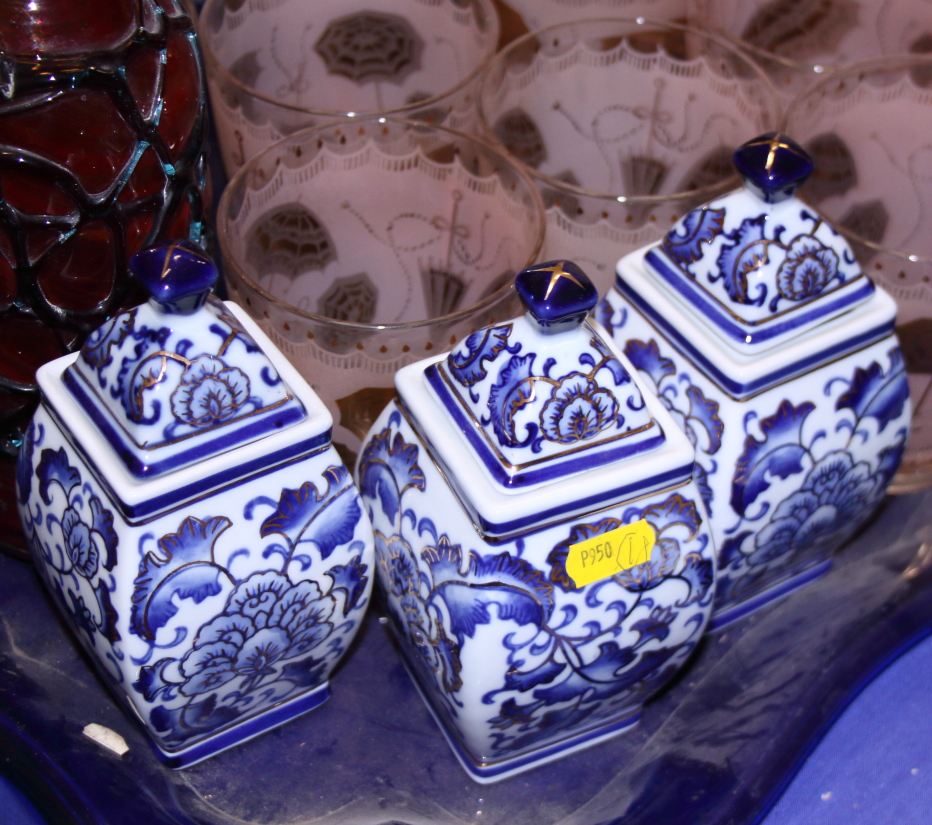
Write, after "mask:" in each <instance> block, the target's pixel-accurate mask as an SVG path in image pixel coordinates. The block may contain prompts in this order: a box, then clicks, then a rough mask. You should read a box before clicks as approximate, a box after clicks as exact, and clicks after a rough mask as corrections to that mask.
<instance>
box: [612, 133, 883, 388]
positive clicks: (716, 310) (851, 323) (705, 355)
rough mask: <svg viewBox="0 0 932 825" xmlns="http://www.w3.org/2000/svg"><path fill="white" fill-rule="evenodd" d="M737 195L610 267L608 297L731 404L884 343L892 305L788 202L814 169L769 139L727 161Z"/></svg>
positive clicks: (837, 241)
mask: <svg viewBox="0 0 932 825" xmlns="http://www.w3.org/2000/svg"><path fill="white" fill-rule="evenodd" d="M734 161H735V166H736V167H737V168H738V171H739V172H740V173H741V175H742V176H743V177H744V187H743V188H742V189H740V190H737V191H735V192H732V193H730V194H728V195H726V196H724V197H722V198H719V199H717V200H714V201H712V202H710V203H708V204H706V205H705V206H702V207H700V208H698V209H695V210H693V211H692V212H690V213H689V214H687V215H685V216H684V217H683V218H682V219H680V220H679V221H678V222H677V223H676V224H675V225H674V227H673V228H672V229H671V230H670V232H669V233H668V234H667V236H666V237H665V238H664V240H663V241H661V242H660V243H659V244H655V245H653V246H651V247H648V248H647V249H646V250H639V251H637V252H633V253H631V254H630V255H627V256H626V257H625V258H623V259H622V260H621V261H619V263H618V267H617V278H616V288H617V289H618V290H619V291H620V292H621V293H622V295H624V296H625V297H626V298H627V299H628V300H629V301H631V303H633V304H634V305H635V306H636V307H637V308H638V310H639V311H640V312H642V313H643V314H644V315H645V317H646V318H647V319H648V320H649V321H650V322H651V323H652V324H653V325H654V326H655V327H657V329H658V331H660V332H661V333H662V334H663V335H664V336H665V337H667V338H668V339H669V340H670V342H671V343H672V344H673V345H674V346H675V347H676V348H677V349H679V350H680V351H681V352H682V353H683V355H685V356H686V357H687V358H689V359H690V360H691V361H692V362H693V363H695V364H696V365H697V366H698V367H699V368H700V369H701V370H702V371H703V372H704V373H705V374H706V375H707V376H708V377H709V378H710V379H711V380H712V381H714V382H715V383H716V384H718V386H719V387H720V388H721V389H722V390H723V391H724V392H726V393H727V394H728V395H730V396H731V397H733V398H738V399H742V398H748V397H750V396H752V395H755V394H757V393H760V392H763V391H764V390H766V389H768V388H770V387H773V386H776V385H777V384H780V383H781V382H783V381H787V380H790V379H792V378H794V377H796V376H798V375H802V374H804V373H806V372H808V371H811V370H813V369H816V368H817V367H819V366H821V365H822V364H824V363H827V362H828V361H831V360H833V359H836V358H841V357H843V356H844V355H847V354H848V353H851V352H854V351H856V350H858V349H860V348H862V347H864V346H867V345H868V344H871V343H873V342H874V341H878V340H880V339H881V338H883V337H885V336H886V335H889V334H890V333H891V332H892V331H893V325H894V321H895V317H896V304H895V302H894V301H893V299H892V298H891V297H890V296H889V295H887V293H886V292H884V291H883V290H882V289H879V288H877V287H875V285H874V284H873V283H872V282H871V280H870V279H869V278H868V277H867V276H866V275H865V274H864V273H863V272H862V271H861V268H860V266H859V265H858V263H857V261H856V259H855V256H854V253H853V252H852V250H851V247H850V246H849V244H848V242H847V241H846V240H845V239H844V238H843V237H842V236H841V235H840V234H839V233H838V232H836V231H835V230H834V229H833V228H832V227H831V226H830V225H829V224H828V223H826V222H825V221H824V220H823V219H822V218H821V216H820V215H818V214H817V213H816V212H815V210H813V209H812V208H811V207H809V206H808V205H807V204H806V203H804V202H803V201H802V200H800V199H799V198H797V197H796V190H797V189H798V187H799V186H800V185H801V184H802V183H803V182H805V180H806V178H807V177H808V176H809V174H810V173H811V172H812V168H813V164H812V160H811V159H810V158H809V156H808V155H807V154H806V152H805V151H804V150H803V149H802V148H801V147H800V146H799V145H798V144H796V143H795V142H794V141H793V140H791V139H790V138H788V137H787V136H786V135H783V134H781V133H776V132H774V133H768V134H766V135H762V136H761V137H759V138H755V139H754V140H751V141H748V142H747V143H745V144H744V145H743V146H741V147H739V148H738V149H737V150H736V151H735V154H734Z"/></svg>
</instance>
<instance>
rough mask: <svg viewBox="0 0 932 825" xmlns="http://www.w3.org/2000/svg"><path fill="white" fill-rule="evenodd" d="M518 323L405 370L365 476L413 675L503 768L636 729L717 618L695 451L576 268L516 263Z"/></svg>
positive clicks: (469, 765)
mask: <svg viewBox="0 0 932 825" xmlns="http://www.w3.org/2000/svg"><path fill="white" fill-rule="evenodd" d="M516 286H517V288H518V292H519V294H520V296H521V298H522V300H523V302H524V304H525V307H526V308H527V313H526V315H525V316H524V317H521V318H516V319H515V320H513V321H510V322H508V323H503V324H499V325H496V326H492V327H488V328H485V329H481V330H479V331H477V332H475V333H473V334H472V335H470V336H469V337H468V338H467V339H466V340H464V341H463V342H462V343H461V344H460V345H459V346H457V347H456V348H455V349H454V350H453V352H451V353H449V354H446V355H441V356H438V357H434V358H430V359H427V360H426V361H421V362H419V363H417V364H413V365H411V366H409V367H407V368H405V369H403V370H401V371H400V372H399V373H398V374H397V376H396V381H395V386H396V389H397V392H398V395H397V397H396V399H395V400H394V401H393V402H392V403H390V404H389V406H388V407H387V408H386V409H385V411H384V412H383V413H382V415H381V416H380V418H379V419H378V420H377V421H376V423H375V424H374V425H373V428H372V429H371V430H370V432H369V435H368V436H367V438H366V440H365V442H364V447H363V450H362V452H361V453H360V456H359V459H358V463H357V468H356V475H357V481H358V484H359V487H360V491H361V493H362V496H363V500H364V502H365V504H366V507H367V509H368V511H369V515H370V518H371V519H372V523H373V527H374V529H375V542H376V558H377V569H378V578H379V582H380V583H381V586H382V588H383V591H384V594H385V597H386V601H387V605H388V611H389V615H390V617H391V622H392V626H393V629H394V632H395V635H396V636H397V638H398V640H399V642H400V647H401V650H402V652H403V654H404V657H405V659H406V662H407V664H408V666H409V669H410V671H411V674H412V676H413V678H414V680H415V682H416V683H417V685H418V686H419V688H420V691H421V693H422V695H423V697H424V699H425V700H426V702H427V704H428V706H429V707H430V709H431V711H432V712H433V714H434V717H435V718H436V720H437V722H438V723H439V725H440V727H441V729H442V730H443V732H444V733H445V734H446V737H447V740H448V741H449V743H450V745H451V747H452V748H453V750H454V752H455V754H456V756H457V757H458V759H459V761H460V763H461V764H462V765H463V767H464V768H465V769H466V770H467V771H468V772H469V774H470V775H471V776H472V777H473V779H475V780H476V781H478V782H483V783H484V782H493V781H496V780H498V779H502V778H504V777H506V776H509V775H511V774H515V773H518V772H520V771H523V770H527V769H528V768H531V767H533V766H535V765H537V764H541V763H543V762H547V761H550V760H552V759H555V758H557V757H559V756H563V755H566V754H568V753H570V752H572V751H574V750H578V749H580V748H583V747H586V746H588V745H590V744H594V743H596V742H599V741H601V740H603V739H605V738H608V737H610V736H614V735H616V734H618V733H620V732H621V731H623V730H625V729H627V728H629V727H630V726H631V725H633V724H635V723H636V722H637V720H638V718H639V714H640V709H641V705H642V704H643V703H644V702H645V701H646V700H647V699H649V698H650V697H651V696H652V695H653V694H654V693H655V692H656V691H657V690H659V689H660V687H661V686H662V685H663V684H664V683H665V682H666V681H667V680H668V679H670V677H671V676H672V675H673V674H674V673H675V672H676V671H677V669H678V668H679V667H680V666H681V665H682V664H683V663H684V662H685V661H686V659H687V657H688V656H689V654H690V652H691V651H692V650H693V649H694V648H695V646H696V644H697V642H698V641H699V638H700V636H701V635H702V632H703V630H704V628H705V626H706V622H707V620H708V618H709V616H710V614H711V610H712V599H713V594H714V548H713V544H712V541H711V538H710V533H709V530H708V526H707V524H706V517H705V514H704V510H703V505H702V500H701V495H700V491H699V487H698V486H697V484H696V482H695V481H694V480H693V466H694V453H693V448H692V445H691V444H690V443H689V440H688V439H687V438H686V436H685V435H684V434H683V433H682V432H681V431H680V430H679V428H678V427H677V426H676V425H675V424H674V422H673V419H672V418H671V416H670V413H669V412H668V411H667V410H666V408H665V407H664V406H663V404H661V403H660V402H659V401H658V399H657V398H656V397H655V396H654V395H653V394H652V393H651V392H650V391H649V390H648V389H647V388H646V386H645V384H644V382H643V381H642V379H640V378H639V377H638V376H637V372H636V370H635V369H634V368H633V366H632V365H631V363H630V362H629V361H628V360H627V359H626V358H625V356H624V355H622V354H621V353H620V352H619V351H618V350H617V348H616V347H615V346H614V345H613V344H612V342H611V341H610V340H609V339H608V338H607V337H606V336H605V335H604V334H603V333H600V332H599V331H598V330H597V329H595V328H593V327H592V326H590V325H589V323H588V322H586V320H585V318H586V315H587V313H588V312H589V311H590V310H591V309H592V308H593V307H594V306H595V303H596V301H597V300H598V294H597V292H596V290H595V288H594V287H593V286H592V283H591V282H590V281H589V279H588V278H587V277H586V275H585V274H584V273H583V272H582V271H581V270H580V269H579V268H578V267H576V266H575V265H574V264H572V263H569V262H567V261H554V262H551V263H549V264H541V265H539V266H537V267H534V268H531V269H528V270H525V271H523V272H522V273H520V274H519V275H518V276H517V279H516Z"/></svg>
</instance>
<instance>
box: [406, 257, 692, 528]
mask: <svg viewBox="0 0 932 825" xmlns="http://www.w3.org/2000/svg"><path fill="white" fill-rule="evenodd" d="M515 285H516V288H517V291H518V294H519V295H520V297H521V299H522V301H523V303H524V305H525V308H526V310H527V311H526V313H525V315H524V316H523V317H520V318H516V319H514V320H513V321H510V322H508V323H505V324H498V325H494V326H491V327H487V328H485V329H481V330H478V331H477V332H475V333H473V334H472V335H470V336H469V337H468V338H466V339H465V340H464V341H463V342H462V343H460V344H459V346H457V347H456V348H455V349H454V350H453V351H452V352H451V353H449V354H448V355H445V356H441V357H439V358H435V359H429V360H428V361H422V362H420V363H419V364H414V365H412V366H411V367H408V368H406V369H404V370H402V371H401V372H400V373H399V374H398V376H397V378H396V386H397V388H398V391H399V395H400V398H401V401H402V407H403V409H404V411H405V413H406V414H407V415H408V416H409V418H410V419H411V421H412V424H413V425H414V427H415V429H416V430H417V431H418V432H419V433H420V434H421V435H422V436H423V437H424V439H425V441H427V442H428V445H429V448H430V450H431V453H432V455H433V456H434V457H435V459H436V460H437V461H438V463H439V464H440V465H441V467H442V468H443V469H444V471H445V474H446V475H447V477H448V480H449V481H450V482H451V485H452V486H453V487H454V489H455V490H456V491H457V492H458V494H459V497H460V500H461V502H462V503H463V504H464V506H465V507H466V509H467V510H468V511H469V512H470V514H471V515H472V517H473V521H474V524H475V525H476V527H477V529H479V530H480V532H481V533H483V534H484V535H487V536H504V535H510V534H512V533H514V532H516V531H521V530H527V529H532V528H534V527H536V526H538V525H543V524H546V523H549V522H551V521H553V520H555V519H557V518H558V517H560V516H562V517H570V515H576V514H578V513H580V512H588V511H590V510H594V509H597V508H599V507H603V506H608V505H609V504H611V503H615V502H618V501H623V500H626V499H627V498H631V497H634V496H637V495H641V494H644V493H646V492H650V491H652V490H655V489H659V488H661V487H663V486H667V485H671V484H676V483H680V482H682V481H684V480H686V479H688V478H690V476H691V474H692V467H693V451H692V447H691V445H689V443H688V442H687V441H685V439H680V438H679V437H678V435H677V433H678V430H677V428H676V427H675V426H674V425H673V423H672V421H669V422H668V421H667V418H668V414H667V412H666V410H665V409H664V408H663V405H662V404H660V402H659V401H658V400H657V399H656V398H655V397H654V396H651V395H650V393H649V392H647V391H646V390H645V388H644V387H643V385H642V384H641V383H640V380H639V379H637V378H636V376H635V370H634V369H633V368H632V367H631V365H630V364H629V363H628V362H627V361H626V359H625V358H624V356H623V355H622V354H621V353H620V352H619V351H618V350H617V349H616V348H615V346H614V344H612V343H610V339H606V338H603V337H602V335H601V334H600V333H599V332H598V331H597V330H596V329H595V328H594V327H593V326H591V325H590V324H589V323H588V322H586V320H585V318H586V315H587V314H588V312H589V311H590V310H591V309H592V308H593V307H594V306H595V304H596V302H597V300H598V293H597V291H596V289H595V287H594V286H593V285H592V282H591V281H590V280H589V278H588V277H587V276H586V275H585V273H584V272H583V271H582V270H581V269H580V268H579V267H577V266H576V265H575V264H573V263H571V262H569V261H552V262H549V263H545V264H540V265H538V266H535V267H531V268H530V269H526V270H524V271H523V272H521V273H520V274H519V275H518V276H517V278H516V280H515Z"/></svg>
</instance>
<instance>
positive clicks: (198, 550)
mask: <svg viewBox="0 0 932 825" xmlns="http://www.w3.org/2000/svg"><path fill="white" fill-rule="evenodd" d="M225 311H226V312H227V313H229V315H230V317H231V319H233V321H235V325H236V327H237V328H238V329H239V330H240V331H239V332H236V333H235V337H237V338H239V339H240V343H241V344H242V345H243V346H244V347H245V348H246V349H247V350H250V348H251V347H254V346H255V345H256V344H258V345H259V347H260V348H261V350H262V351H263V352H265V354H266V355H267V356H268V358H269V361H270V362H271V367H273V368H274V370H275V371H277V373H278V375H279V376H280V377H281V378H283V379H284V380H285V381H286V383H287V386H288V387H289V388H290V391H291V392H293V394H294V396H295V398H296V399H297V400H298V401H299V402H300V404H301V405H302V406H303V409H304V410H306V417H305V418H304V420H302V421H301V422H300V423H298V424H295V425H293V426H291V427H289V428H284V429H282V430H280V431H278V432H275V433H273V434H271V435H267V436H266V437H265V438H261V439H260V440H257V441H253V442H251V443H249V444H246V445H245V446H242V447H240V448H238V449H233V450H231V451H229V452H226V453H223V454H221V455H217V456H214V457H212V458H209V459H207V460H205V461H202V462H200V463H195V464H194V465H193V466H188V467H185V468H183V469H180V470H176V471H174V472H170V473H168V474H167V475H162V476H160V477H157V478H155V479H153V480H150V481H140V480H139V479H136V478H133V477H132V476H131V474H130V473H129V471H128V470H127V468H126V466H125V464H124V463H123V461H122V460H121V459H120V458H119V457H118V456H117V454H116V453H115V452H114V450H113V449H112V448H111V447H110V446H109V444H107V442H106V440H105V439H104V438H103V436H102V435H101V434H100V433H99V432H97V431H96V429H95V427H94V424H93V422H92V421H91V419H90V418H89V417H88V416H87V414H86V413H85V412H84V410H82V409H81V407H80V406H79V405H78V404H77V402H76V401H75V400H74V398H73V397H71V395H70V393H69V391H68V389H67V388H66V387H65V386H63V385H62V383H61V381H62V374H63V373H64V372H65V370H66V369H67V368H68V367H69V366H70V365H71V364H73V363H74V362H75V360H76V359H77V357H78V356H77V355H70V356H66V357H64V358H61V359H58V360H56V361H53V362H50V363H49V364H47V365H45V366H44V367H43V368H42V370H41V372H40V374H39V384H40V387H41V389H42V392H43V395H44V403H43V405H42V406H41V407H40V409H39V411H38V413H37V414H36V417H35V419H34V421H33V423H32V425H31V426H30V428H29V430H28V432H27V436H26V441H25V444H24V447H23V450H22V452H21V455H20V464H19V468H18V494H19V500H20V502H21V505H20V514H21V517H22V521H23V524H24V527H25V530H26V535H27V537H28V539H29V541H30V545H31V548H32V553H33V558H34V560H35V562H36V566H37V569H38V570H39V572H40V574H41V576H42V578H43V579H44V580H45V582H46V584H47V586H48V587H49V589H50V591H51V592H52V594H53V596H54V597H55V600H56V602H57V603H58V606H59V607H60V608H61V609H62V612H63V613H64V615H65V617H66V619H67V620H68V622H69V624H70V625H71V626H72V628H73V629H74V631H75V633H76V634H77V636H78V637H79V639H80V640H81V642H82V643H83V644H84V646H85V648H86V649H87V650H88V652H89V653H90V655H91V657H92V658H93V660H94V662H95V664H96V665H97V666H98V668H99V670H100V671H101V673H102V674H103V675H104V677H105V679H106V681H107V682H108V684H109V685H110V687H111V688H112V689H113V690H114V692H115V693H116V694H117V696H118V698H120V699H121V700H122V701H123V703H124V706H125V707H126V709H127V710H128V711H129V712H130V713H131V715H134V716H136V717H138V718H139V720H141V722H142V723H143V724H144V725H145V726H146V728H147V729H148V732H149V734H150V736H151V738H152V741H153V743H154V744H155V746H156V749H157V752H158V753H160V755H161V757H162V758H163V760H164V761H165V762H166V763H167V764H169V765H170V766H172V767H181V766H184V765H187V764H191V763H193V762H196V761H198V760H200V759H203V758H206V757H207V756H211V755H213V754H214V753H217V752H219V751H220V750H223V749H225V748H227V747H231V746H232V745H235V744H238V743H239V742H242V741H245V740H246V739H249V738H251V737H252V736H255V735H257V734H258V733H261V732H263V731H264V730H267V729H268V728H270V727H274V726H275V725H278V724H282V723H283V722H286V721H288V719H290V718H293V717H294V716H295V715H298V714H299V713H303V712H305V711H307V710H310V709H311V708H313V707H315V706H316V705H317V704H320V702H322V701H324V700H325V699H326V697H327V693H328V689H327V680H328V677H329V674H330V672H331V671H332V669H333V667H334V666H335V665H336V663H337V662H338V661H339V659H340V657H341V656H342V655H343V654H344V653H345V652H346V649H347V647H348V646H349V644H350V642H351V641H352V638H353V636H354V635H355V633H356V631H357V629H358V627H359V623H360V620H361V618H362V615H363V613H364V610H365V607H366V605H367V603H368V600H369V593H370V589H371V583H372V575H371V574H372V566H373V544H372V533H371V526H370V524H369V520H368V518H367V516H366V514H365V512H364V510H363V508H362V507H361V506H360V501H359V496H358V493H357V492H356V490H355V488H354V487H353V485H352V481H351V478H350V476H349V473H348V471H347V470H346V468H345V467H344V466H343V464H342V462H341V461H340V458H339V457H338V455H337V454H336V451H335V450H334V448H333V447H332V446H330V445H329V432H330V424H331V421H330V417H329V414H328V413H327V412H326V409H325V408H324V407H323V405H322V404H321V402H320V401H319V400H318V399H317V398H316V397H315V395H314V393H313V392H312V391H311V389H310V387H308V385H307V383H306V382H304V381H303V380H302V379H301V378H300V376H298V375H297V373H296V372H295V371H294V369H293V368H292V367H291V366H290V365H289V364H288V363H287V361H285V359H284V357H283V356H281V354H280V353H278V352H277V350H275V348H274V347H273V346H272V344H271V342H270V341H269V340H268V338H266V337H265V335H264V334H263V333H262V332H261V331H260V330H259V329H258V327H257V326H256V325H255V324H254V323H253V322H252V321H250V320H249V318H248V317H247V316H246V315H245V313H244V312H242V310H240V309H239V308H238V307H236V306H235V305H233V304H226V305H225ZM163 323H166V324H168V325H170V322H164V321H163ZM127 334H129V335H133V334H144V330H142V329H141V328H134V327H133V324H132V321H130V322H129V324H128V330H127ZM233 351H235V347H231V348H230V354H232V353H233ZM199 355H200V354H199V353H198V352H197V351H196V348H194V349H192V350H189V351H188V356H189V357H190V359H193V360H195V361H196V359H197V357H198V356H199ZM127 360H130V359H127ZM130 365H132V364H130ZM225 369H228V370H231V369H236V367H234V366H232V365H227V366H226V367H225ZM210 376H213V379H214V380H216V381H220V378H218V376H221V377H228V374H226V375H225V374H222V373H221V372H219V371H217V372H210V371H208V375H207V377H206V378H205V376H201V378H203V379H204V380H205V381H206V380H208V379H209V378H210ZM267 377H268V378H269V379H270V381H271V376H270V374H267ZM175 379H176V380H180V381H181V382H182V384H183V383H184V381H183V378H181V376H175ZM231 380H232V379H231ZM237 380H239V379H237ZM272 383H274V382H272ZM214 389H216V388H214ZM227 389H228V390H229V386H228V387H227ZM234 395H235V394H234ZM315 439H316V441H315ZM321 439H323V440H322V441H321ZM303 441H308V442H309V443H310V442H314V443H317V442H319V444H318V446H315V447H312V448H310V449H303V451H302V449H301V448H298V449H297V450H295V449H294V445H295V444H299V445H300V444H301V443H303ZM276 456H278V458H277V459H276ZM201 480H205V483H204V484H200V481H201ZM186 490H188V491H190V493H186V492H185V491H186ZM165 501H169V502H170V503H169V504H167V505H165V506H161V507H160V503H164V502H165ZM133 512H136V515H133Z"/></svg>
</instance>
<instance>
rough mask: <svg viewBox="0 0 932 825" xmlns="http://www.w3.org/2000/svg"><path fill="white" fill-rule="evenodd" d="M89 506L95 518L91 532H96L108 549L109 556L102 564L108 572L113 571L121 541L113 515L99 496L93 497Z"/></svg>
mask: <svg viewBox="0 0 932 825" xmlns="http://www.w3.org/2000/svg"><path fill="white" fill-rule="evenodd" d="M89 504H90V508H91V516H92V518H93V521H92V523H91V530H94V531H95V532H96V533H97V534H98V535H99V536H100V537H101V538H102V539H103V542H104V546H105V547H106V548H107V556H106V558H105V559H104V560H103V562H102V564H103V566H104V567H105V568H106V569H107V570H113V565H114V564H116V560H117V553H116V551H117V543H118V541H119V539H118V538H117V534H116V531H115V530H114V529H113V513H111V512H110V511H109V510H107V509H105V508H104V506H103V505H102V504H101V503H100V499H99V498H97V496H91V499H90V502H89Z"/></svg>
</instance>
